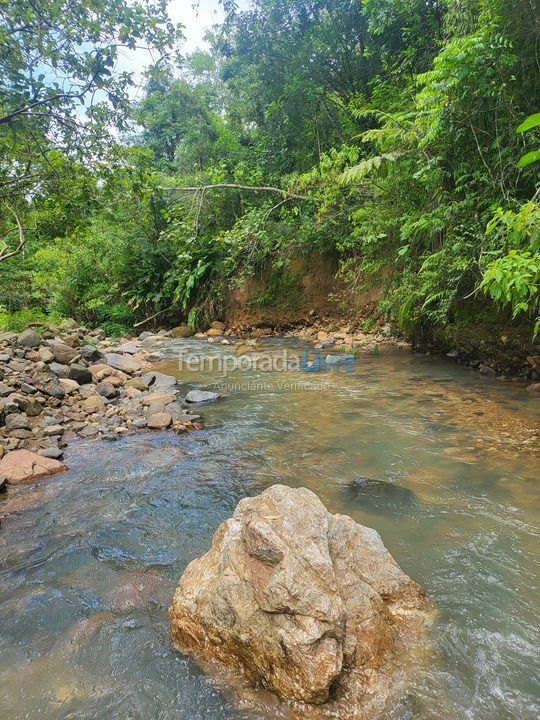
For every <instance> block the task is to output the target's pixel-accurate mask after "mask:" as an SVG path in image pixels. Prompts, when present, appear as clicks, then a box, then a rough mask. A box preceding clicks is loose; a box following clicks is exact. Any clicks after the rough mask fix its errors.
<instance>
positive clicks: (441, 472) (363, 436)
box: [0, 339, 540, 720]
mask: <svg viewBox="0 0 540 720" xmlns="http://www.w3.org/2000/svg"><path fill="white" fill-rule="evenodd" d="M156 347H157V348H160V349H161V351H162V352H163V355H164V360H163V363H162V366H161V368H160V369H161V370H162V371H163V372H167V373H169V374H177V375H178V377H179V381H180V383H181V384H182V385H184V386H185V389H186V390H189V389H194V388H201V389H215V387H216V383H218V384H219V385H220V388H221V392H222V393H223V394H224V395H225V396H224V397H222V398H221V399H220V400H219V401H217V402H216V403H214V404H209V405H206V406H204V407H202V408H201V412H202V414H203V416H204V418H205V422H206V429H205V430H201V431H197V432H194V433H192V434H190V435H189V436H185V435H184V436H176V435H173V434H165V433H143V434H140V435H138V436H133V437H128V438H124V439H121V440H118V441H117V442H107V441H88V442H82V441H78V442H74V443H72V444H71V445H70V446H69V448H68V450H67V452H66V463H67V465H68V466H69V471H68V472H66V473H63V474H61V475H57V476H55V477H52V478H49V479H47V480H46V481H42V482H40V483H37V484H35V485H34V486H27V487H24V488H20V489H16V490H12V491H10V493H9V494H8V496H7V497H6V496H3V497H2V498H1V499H0V516H3V520H2V527H1V528H0V687H1V692H0V718H2V720H22V719H23V718H29V719H30V720H37V719H38V718H39V719H43V720H68V719H69V720H173V719H174V720H270V718H272V713H271V711H270V710H269V712H268V713H267V714H265V715H261V714H260V711H258V712H257V714H255V715H254V714H253V713H251V714H250V711H249V709H246V708H242V707H238V706H237V705H236V704H235V703H234V702H233V701H232V700H230V699H229V698H228V697H227V696H226V695H224V694H223V693H222V691H221V690H220V688H219V687H218V686H217V685H216V683H215V682H214V681H213V680H212V679H211V678H209V677H207V676H206V675H205V674H204V673H203V672H202V671H201V670H200V669H199V668H198V667H197V665H196V664H195V663H194V662H193V661H192V660H191V659H189V658H187V657H184V656H182V655H180V654H179V653H177V652H175V651H174V650H173V649H172V647H171V643H170V639H169V634H168V620H167V608H168V605H169V604H170V601H171V599H172V596H173V593H174V589H175V587H176V585H177V582H178V579H179V577H180V575H181V574H182V572H183V570H184V568H185V567H186V565H187V563H188V562H189V561H190V560H192V559H193V558H195V557H198V556H199V555H201V554H202V553H204V552H206V551H207V550H208V549H209V547H210V543H211V539H212V535H213V533H214V531H215V530H216V528H217V527H218V525H219V524H220V523H221V522H222V521H223V520H225V519H226V518H227V517H229V516H230V515H231V513H232V512H233V510H234V508H235V506H236V504H237V503H238V501H239V500H240V499H241V498H243V497H245V496H247V495H254V494H258V493H260V492H261V491H262V490H263V489H264V488H266V487H268V486H269V485H272V484H274V483H277V482H279V483H285V484H288V485H291V486H306V487H308V488H310V489H311V490H313V491H315V492H316V493H317V494H318V495H319V496H320V498H321V499H322V501H323V502H324V503H325V504H326V506H327V507H328V509H329V510H330V511H332V512H340V513H346V514H349V515H351V516H352V517H353V518H354V519H355V520H357V521H358V522H361V523H363V524H364V525H368V526H371V527H374V528H376V529H377V530H378V531H379V533H380V534H381V536H382V538H383V541H384V542H385V544H386V546H387V547H388V549H389V550H390V552H391V553H392V554H393V555H394V557H395V559H396V560H397V562H398V563H399V564H400V566H401V567H402V568H403V569H404V571H405V572H407V573H408V574H409V575H410V576H411V577H413V578H414V579H415V580H416V581H418V582H419V583H421V584H422V585H423V586H424V587H425V588H426V590H427V592H428V595H429V597H430V599H431V601H432V602H433V604H434V605H435V607H436V608H437V612H438V614H437V620H436V623H435V626H434V628H433V631H432V643H433V649H432V652H431V653H430V657H429V659H428V661H427V662H426V663H425V667H423V668H422V670H421V671H420V672H419V673H418V675H417V676H416V677H415V678H414V680H413V683H412V685H411V686H410V687H409V688H408V689H407V691H406V692H405V693H404V694H403V696H402V697H401V698H400V699H399V700H398V701H397V702H396V703H395V704H394V705H393V706H392V707H390V708H388V710H387V712H386V714H385V715H384V720H461V719H462V718H467V719H469V718H470V719H471V720H510V719H513V718H515V719H516V720H518V719H519V720H533V719H536V718H537V717H539V716H540V670H539V663H538V657H539V653H538V649H539V646H540V637H539V632H538V614H539V609H540V593H539V591H538V574H539V573H538V570H539V556H538V548H539V536H540V532H539V520H540V503H539V499H540V497H539V496H540V491H539V488H540V485H539V472H538V468H539V466H538V456H537V455H535V454H534V452H533V451H532V449H531V446H530V445H529V444H528V443H529V440H528V438H529V437H530V434H531V432H530V430H531V428H533V429H534V427H535V426H536V427H538V423H539V415H540V406H539V401H538V399H536V398H534V396H532V395H531V394H529V393H527V392H526V391H525V389H524V388H523V387H522V386H521V385H516V384H513V383H510V382H501V381H499V380H497V379H494V378H486V377H483V376H481V375H479V374H478V373H475V372H472V371H470V370H468V369H465V368H462V367H459V366H456V365H454V364H453V363H451V362H450V361H448V362H446V361H442V360H434V359H431V358H426V357H421V356H414V355H410V354H408V353H406V352H404V351H392V352H386V353H382V354H380V355H366V356H361V357H359V358H358V359H357V360H356V361H355V365H354V367H353V368H352V369H351V371H350V372H345V371H344V370H343V369H341V370H339V371H336V370H326V371H322V372H318V373H316V372H308V371H307V369H306V368H304V369H302V367H300V369H299V370H289V371H281V372H278V371H272V370H263V369H252V370H251V371H243V370H240V369H238V370H236V371H232V372H231V373H230V374H229V376H228V377H225V378H224V377H222V376H221V374H220V372H219V370H216V369H214V370H211V371H209V370H206V371H201V370H200V369H199V370H197V369H189V368H186V367H185V365H184V367H182V368H179V362H178V357H179V353H180V351H181V350H185V349H189V350H190V352H191V353H192V354H193V355H203V356H207V355H210V354H213V355H216V356H222V357H225V356H229V355H230V354H231V350H230V349H229V348H227V347H217V346H214V345H209V344H208V343H207V342H206V341H203V340H195V339H192V340H188V341H182V340H179V341H164V342H163V343H162V344H161V347H160V346H159V345H158V346H156ZM265 350H266V351H267V352H269V353H271V354H272V353H274V354H277V353H281V352H283V350H287V352H289V353H292V354H293V355H295V354H300V353H301V352H302V350H304V351H307V349H306V348H305V347H304V346H302V344H301V343H299V342H298V341H294V342H293V341H288V340H272V341H270V342H269V343H267V347H266V349H265ZM309 352H312V351H311V350H309ZM358 477H367V478H373V479H377V480H382V481H385V483H386V484H385V485H382V486H381V488H382V490H381V492H375V493H368V494H366V493H365V492H363V491H362V489H361V488H358V487H357V486H356V485H355V484H354V482H353V481H354V480H355V478H358Z"/></svg>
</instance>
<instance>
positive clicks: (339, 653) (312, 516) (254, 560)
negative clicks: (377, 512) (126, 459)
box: [169, 485, 430, 720]
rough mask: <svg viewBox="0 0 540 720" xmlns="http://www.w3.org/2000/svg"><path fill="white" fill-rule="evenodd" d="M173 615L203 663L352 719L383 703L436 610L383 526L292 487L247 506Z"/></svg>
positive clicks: (197, 563) (186, 645) (220, 533)
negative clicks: (393, 550)
mask: <svg viewBox="0 0 540 720" xmlns="http://www.w3.org/2000/svg"><path fill="white" fill-rule="evenodd" d="M169 614H170V619H171V630H172V637H173V642H174V644H175V646H176V647H177V648H178V649H179V650H182V651H184V652H187V653H189V654H191V655H193V656H194V657H195V658H196V659H197V660H198V661H199V662H201V663H202V664H203V665H207V664H208V663H210V662H211V661H217V662H218V666H221V667H223V668H225V669H226V670H228V671H233V672H234V673H236V674H237V675H239V676H240V677H241V678H243V680H244V681H245V680H247V681H248V682H249V683H251V684H252V685H254V686H255V687H258V688H263V689H265V690H269V691H271V692H273V693H275V694H276V695H277V696H278V697H279V698H281V699H282V700H285V701H292V705H291V707H294V708H296V709H298V707H301V710H300V711H299V714H298V715H297V714H296V711H295V712H294V713H293V715H294V717H302V718H308V717H317V718H319V717H339V718H341V719H342V720H345V719H351V720H352V719H353V718H355V719H360V718H362V719H364V718H365V717H369V716H370V715H371V714H372V712H375V711H377V712H378V711H379V710H380V709H381V708H382V707H383V706H384V703H385V701H386V700H387V699H388V696H389V695H390V694H391V693H393V692H394V691H395V689H396V687H398V685H399V683H398V682H397V680H396V676H395V672H394V671H393V670H392V668H394V667H395V664H396V662H397V663H400V662H401V663H404V664H408V662H409V660H408V655H409V653H408V650H409V645H410V644H413V643H412V639H411V638H412V636H413V635H416V639H418V637H420V634H419V630H420V629H424V628H425V627H426V624H427V623H428V620H429V615H430V613H429V607H428V603H427V601H426V597H425V593H424V591H423V590H422V588H421V587H420V586H419V585H417V584H416V583H415V582H414V581H413V580H411V579H410V578H409V577H408V576H407V575H405V573H403V572H402V570H401V569H400V568H399V567H398V565H397V563H396V562H395V560H394V559H393V558H392V556H391V555H390V553H389V552H388V551H387V550H386V548H385V547H384V545H383V543H382V541H381V538H380V536H379V535H378V533H377V532H376V531H375V530H372V529H370V528H366V527H363V526H362V525H359V524H357V523H356V522H354V520H352V519H351V518H350V517H347V516H344V515H331V514H330V513H329V512H328V511H327V510H326V509H325V507H324V506H323V504H322V503H321V501H320V500H319V499H318V497H317V496H316V495H315V494H314V493H312V492H311V491H309V490H307V489H306V488H299V489H292V488H289V487H285V486H283V485H274V486H273V487H271V488H269V489H268V490H266V491H265V492H264V493H263V494H262V495H260V496H258V497H254V498H246V499H244V500H242V501H241V502H240V503H239V504H238V506H237V508H236V510H235V512H234V515H233V517H232V518H231V519H229V520H227V521H226V522H225V523H223V524H222V525H221V527H220V528H219V529H218V530H217V532H216V534H215V536H214V540H213V544H212V549H211V550H210V551H209V552H208V553H207V554H206V555H204V556H203V557H201V558H199V559H197V560H194V561H193V562H192V563H191V564H190V565H189V566H188V567H187V569H186V571H185V573H184V575H183V577H182V579H181V580H180V584H179V586H178V589H177V591H176V594H175V597H174V600H173V604H172V607H171V608H170V611H169ZM214 664H215V663H214ZM289 704H291V703H290V702H289ZM321 712H322V713H323V714H321ZM326 712H328V713H329V715H325V714H324V713H326ZM333 713H334V714H333ZM335 713H337V714H335Z"/></svg>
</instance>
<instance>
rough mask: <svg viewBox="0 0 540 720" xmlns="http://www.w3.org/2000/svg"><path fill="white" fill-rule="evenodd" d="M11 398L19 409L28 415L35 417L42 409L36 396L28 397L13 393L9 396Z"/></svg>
mask: <svg viewBox="0 0 540 720" xmlns="http://www.w3.org/2000/svg"><path fill="white" fill-rule="evenodd" d="M11 400H13V401H14V402H16V403H17V405H18V407H19V409H20V410H22V412H23V413H26V414H27V415H28V416H30V417H37V415H40V414H41V411H42V410H43V407H42V405H41V403H40V402H39V401H38V400H37V399H36V398H33V397H28V396H27V395H19V394H18V393H15V394H14V395H12V396H11Z"/></svg>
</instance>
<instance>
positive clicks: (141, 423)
mask: <svg viewBox="0 0 540 720" xmlns="http://www.w3.org/2000/svg"><path fill="white" fill-rule="evenodd" d="M132 425H133V427H135V428H139V429H142V428H145V427H146V426H147V425H148V423H147V422H146V419H145V418H135V420H134V421H133V423H132Z"/></svg>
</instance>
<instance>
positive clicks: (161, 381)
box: [141, 372, 176, 390]
mask: <svg viewBox="0 0 540 720" xmlns="http://www.w3.org/2000/svg"><path fill="white" fill-rule="evenodd" d="M141 379H142V381H143V382H145V383H146V386H147V388H150V387H151V388H152V390H157V389H160V390H165V389H167V388H172V387H175V386H176V378H175V377H174V376H173V375H165V374H164V373H161V372H149V373H146V374H145V375H142V377H141Z"/></svg>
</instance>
